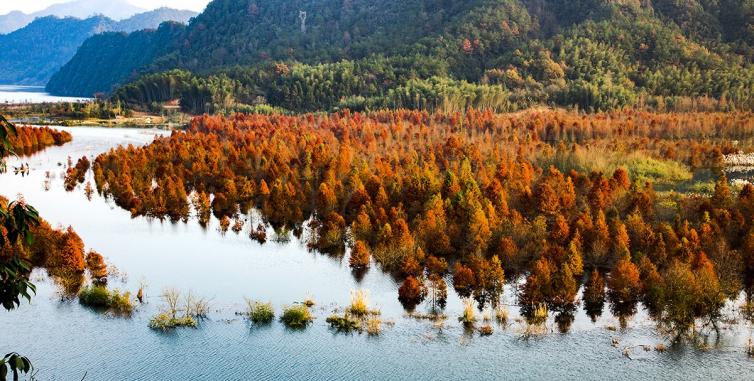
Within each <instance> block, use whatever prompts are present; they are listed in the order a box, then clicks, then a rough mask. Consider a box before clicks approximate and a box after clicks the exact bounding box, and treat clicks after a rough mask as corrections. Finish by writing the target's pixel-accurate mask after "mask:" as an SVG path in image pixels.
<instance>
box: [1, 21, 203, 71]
mask: <svg viewBox="0 0 754 381" xmlns="http://www.w3.org/2000/svg"><path fill="white" fill-rule="evenodd" d="M195 15H196V14H195V13H194V12H191V11H181V10H175V9H169V8H160V9H156V10H154V11H149V12H144V13H140V14H136V15H134V16H132V17H130V18H128V19H125V20H121V21H115V20H112V19H110V18H108V17H105V16H101V15H100V16H94V17H89V18H87V19H83V20H82V19H78V18H73V17H66V18H58V17H55V16H48V17H42V18H38V19H36V20H35V21H34V22H32V23H31V24H29V25H27V26H25V27H23V28H21V29H19V30H17V31H15V32H13V33H9V34H6V35H0V51H2V52H3V54H2V55H0V67H2V68H3V69H2V70H0V83H2V84H17V85H45V84H46V83H47V82H48V81H49V79H50V77H51V76H52V75H53V74H54V73H55V72H57V71H58V70H59V69H60V67H61V66H63V65H64V64H65V63H66V62H68V61H69V60H70V59H71V57H73V56H74V54H76V51H77V50H78V48H79V47H80V46H81V44H82V43H83V42H84V41H85V40H86V39H87V38H89V37H91V36H94V35H96V34H99V33H104V32H122V33H130V32H135V31H138V30H142V29H155V28H157V27H158V26H159V25H160V24H161V23H163V22H166V21H175V22H179V23H186V22H188V20H189V19H190V18H191V17H193V16H195Z"/></svg>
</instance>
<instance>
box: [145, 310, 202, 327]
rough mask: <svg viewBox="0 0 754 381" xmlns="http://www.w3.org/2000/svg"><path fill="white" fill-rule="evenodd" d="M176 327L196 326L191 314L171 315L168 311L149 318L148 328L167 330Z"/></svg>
mask: <svg viewBox="0 0 754 381" xmlns="http://www.w3.org/2000/svg"><path fill="white" fill-rule="evenodd" d="M178 327H188V328H196V327H197V322H196V319H194V318H193V317H191V316H180V317H178V316H173V315H171V314H170V313H168V312H160V313H158V314H157V315H155V316H153V317H152V319H150V320H149V328H152V329H158V330H161V331H167V330H171V329H174V328H178Z"/></svg>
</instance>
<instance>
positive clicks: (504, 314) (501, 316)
mask: <svg viewBox="0 0 754 381" xmlns="http://www.w3.org/2000/svg"><path fill="white" fill-rule="evenodd" d="M495 319H496V320H497V322H498V324H501V325H504V324H506V323H507V322H508V309H507V308H506V307H505V306H503V305H499V306H497V307H496V308H495Z"/></svg>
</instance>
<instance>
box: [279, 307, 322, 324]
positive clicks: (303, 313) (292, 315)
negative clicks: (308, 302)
mask: <svg viewBox="0 0 754 381" xmlns="http://www.w3.org/2000/svg"><path fill="white" fill-rule="evenodd" d="M312 320H314V319H313V318H312V314H311V312H309V308H307V307H306V306H304V305H295V306H291V307H287V308H286V309H285V310H283V316H281V317H280V321H282V322H283V324H285V326H286V327H288V328H306V326H307V325H308V324H309V323H311V322H312Z"/></svg>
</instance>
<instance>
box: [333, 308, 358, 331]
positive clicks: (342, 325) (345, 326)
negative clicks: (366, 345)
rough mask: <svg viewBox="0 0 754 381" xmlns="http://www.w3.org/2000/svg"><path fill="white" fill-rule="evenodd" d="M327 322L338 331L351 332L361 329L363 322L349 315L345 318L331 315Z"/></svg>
mask: <svg viewBox="0 0 754 381" xmlns="http://www.w3.org/2000/svg"><path fill="white" fill-rule="evenodd" d="M326 321H327V323H328V324H330V327H332V328H335V329H337V330H338V331H345V332H350V331H355V330H360V329H361V321H359V320H358V319H355V318H353V317H351V316H350V315H349V314H348V313H345V314H344V315H343V316H338V315H331V316H330V317H328V318H327V320H326Z"/></svg>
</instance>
